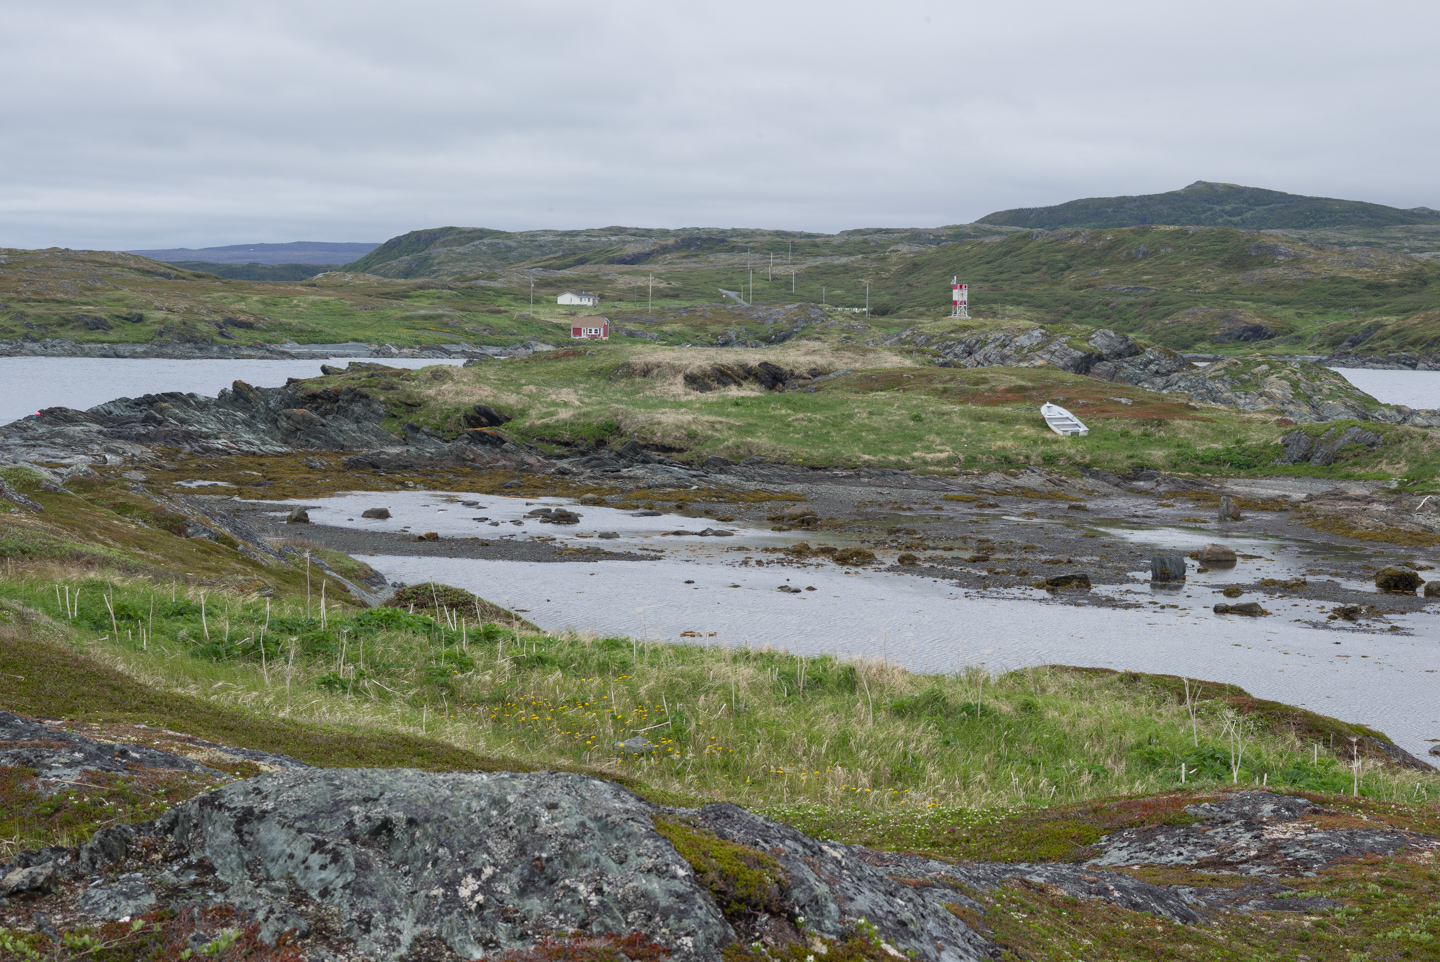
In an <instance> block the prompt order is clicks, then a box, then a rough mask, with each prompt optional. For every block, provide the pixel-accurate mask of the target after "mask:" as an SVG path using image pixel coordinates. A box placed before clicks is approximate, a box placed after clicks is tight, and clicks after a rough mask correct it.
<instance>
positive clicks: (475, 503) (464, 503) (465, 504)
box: [460, 501, 480, 508]
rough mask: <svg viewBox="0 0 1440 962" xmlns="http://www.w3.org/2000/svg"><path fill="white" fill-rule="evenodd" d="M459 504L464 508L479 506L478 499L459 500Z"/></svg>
mask: <svg viewBox="0 0 1440 962" xmlns="http://www.w3.org/2000/svg"><path fill="white" fill-rule="evenodd" d="M460 505H461V507H465V508H478V507H480V502H479V501H461V502H460Z"/></svg>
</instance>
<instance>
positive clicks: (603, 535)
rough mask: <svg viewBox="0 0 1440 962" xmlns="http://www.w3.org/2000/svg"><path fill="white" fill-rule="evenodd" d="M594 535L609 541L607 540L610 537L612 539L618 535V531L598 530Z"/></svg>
mask: <svg viewBox="0 0 1440 962" xmlns="http://www.w3.org/2000/svg"><path fill="white" fill-rule="evenodd" d="M595 537H597V538H604V539H605V540H606V541H609V540H612V539H614V538H618V537H620V532H618V531H602V532H600V533H599V534H597V535H596V536H595Z"/></svg>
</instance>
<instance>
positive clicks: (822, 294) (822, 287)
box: [820, 284, 825, 307]
mask: <svg viewBox="0 0 1440 962" xmlns="http://www.w3.org/2000/svg"><path fill="white" fill-rule="evenodd" d="M820 306H821V307H824V306H825V285H824V284H821V285H820Z"/></svg>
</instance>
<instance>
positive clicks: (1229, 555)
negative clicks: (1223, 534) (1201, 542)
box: [1195, 542, 1239, 566]
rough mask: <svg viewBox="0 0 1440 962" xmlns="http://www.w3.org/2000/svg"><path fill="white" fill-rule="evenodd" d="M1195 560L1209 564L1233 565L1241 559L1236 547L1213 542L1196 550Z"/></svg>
mask: <svg viewBox="0 0 1440 962" xmlns="http://www.w3.org/2000/svg"><path fill="white" fill-rule="evenodd" d="M1195 560H1196V561H1199V562H1200V563H1201V564H1207V565H1214V566H1220V565H1233V564H1235V563H1236V561H1238V560H1239V558H1238V556H1237V555H1236V554H1235V549H1233V548H1230V547H1227V546H1226V545H1223V544H1215V543H1214V542H1211V543H1210V544H1207V545H1205V546H1204V547H1203V548H1201V549H1200V550H1199V551H1197V552H1195Z"/></svg>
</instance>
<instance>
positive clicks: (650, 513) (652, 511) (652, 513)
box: [634, 508, 664, 518]
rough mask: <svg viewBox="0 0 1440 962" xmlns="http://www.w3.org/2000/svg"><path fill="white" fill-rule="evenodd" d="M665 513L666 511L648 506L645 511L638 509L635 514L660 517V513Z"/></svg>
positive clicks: (635, 515)
mask: <svg viewBox="0 0 1440 962" xmlns="http://www.w3.org/2000/svg"><path fill="white" fill-rule="evenodd" d="M663 513H664V512H663V511H656V510H655V509H654V508H646V509H645V510H644V511H636V512H635V514H634V517H636V518H658V517H660V515H662V514H663Z"/></svg>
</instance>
